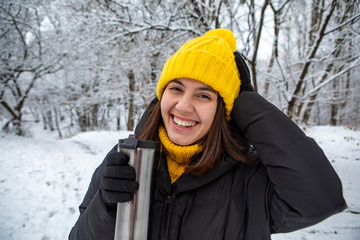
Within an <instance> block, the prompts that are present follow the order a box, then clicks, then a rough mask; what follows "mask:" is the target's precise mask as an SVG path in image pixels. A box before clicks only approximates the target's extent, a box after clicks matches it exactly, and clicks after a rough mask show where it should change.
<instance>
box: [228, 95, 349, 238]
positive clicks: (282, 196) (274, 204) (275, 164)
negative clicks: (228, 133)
mask: <svg viewBox="0 0 360 240" xmlns="http://www.w3.org/2000/svg"><path fill="white" fill-rule="evenodd" d="M232 119H233V121H234V122H235V123H236V125H237V126H238V127H239V128H240V129H241V131H243V132H245V134H246V136H247V137H248V140H249V142H250V144H252V145H253V146H254V148H255V150H256V151H257V153H258V156H259V158H260V160H261V161H262V163H263V165H264V166H265V168H266V172H267V175H268V178H269V179H270V187H267V193H266V200H265V201H267V202H266V203H265V204H266V205H267V206H268V207H267V211H268V214H269V216H270V218H271V220H270V221H269V222H270V223H271V226H270V228H271V231H272V232H289V231H293V230H297V229H300V228H303V227H306V226H309V225H312V224H315V223H317V222H319V221H321V220H323V219H325V218H326V217H329V216H330V215H332V214H334V213H337V212H339V211H342V210H343V209H344V208H345V207H346V203H345V200H344V198H343V194H342V185H341V181H340V179H339V177H338V176H337V174H336V172H335V171H334V169H333V168H332V166H331V164H330V162H329V161H328V160H327V158H326V156H325V154H324V153H323V151H322V150H321V148H320V147H319V146H318V145H317V143H316V142H315V141H314V140H313V139H312V138H309V137H307V136H306V135H305V134H304V133H303V131H302V130H301V129H300V128H299V127H297V125H296V124H295V123H293V122H292V121H291V120H290V119H289V118H288V117H287V116H286V115H285V114H283V113H282V112H281V111H280V110H279V109H277V108H276V107H275V106H274V105H272V104H270V103H269V102H268V101H266V100H265V99H264V98H263V97H261V96H260V95H259V94H257V93H255V92H243V93H242V94H240V95H239V97H238V98H237V99H236V101H235V103H234V108H233V111H232Z"/></svg>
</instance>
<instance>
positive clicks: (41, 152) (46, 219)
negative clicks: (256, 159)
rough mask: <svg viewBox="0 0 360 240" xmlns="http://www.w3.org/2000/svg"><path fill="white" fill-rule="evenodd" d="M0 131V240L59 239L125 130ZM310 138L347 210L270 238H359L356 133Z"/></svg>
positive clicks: (327, 132)
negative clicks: (337, 182)
mask: <svg viewBox="0 0 360 240" xmlns="http://www.w3.org/2000/svg"><path fill="white" fill-rule="evenodd" d="M33 132H34V134H33V137H31V138H29V137H27V138H26V137H17V136H12V135H5V134H3V133H0V240H57V239H59V240H63V239H67V236H68V233H69V231H70V229H71V227H72V226H73V224H74V223H75V221H76V219H77V218H78V214H79V213H78V208H77V207H78V205H79V204H80V203H81V201H82V198H83V196H84V194H85V192H86V190H87V187H88V184H89V182H90V178H91V175H92V173H93V171H94V170H95V168H96V167H97V166H98V164H99V163H100V162H101V161H102V160H103V158H104V156H105V154H106V153H107V152H108V151H109V150H110V149H111V148H112V147H113V146H114V145H115V144H116V142H117V139H119V138H124V137H126V136H128V134H129V132H88V133H82V134H79V135H77V136H75V137H72V138H69V139H62V140H60V139H57V138H56V137H55V133H54V135H52V134H49V133H48V132H43V131H40V130H34V131H33ZM306 133H307V134H308V135H309V136H311V137H313V138H315V140H317V141H318V143H319V144H320V146H321V147H322V148H323V150H324V151H325V153H326V155H327V156H328V158H329V160H330V161H331V163H332V164H333V166H334V168H335V169H336V171H337V173H338V174H339V176H340V178H341V179H342V181H343V187H344V195H345V198H346V201H347V204H348V209H346V210H345V211H344V212H342V213H339V214H337V215H335V216H333V217H330V218H329V219H327V220H325V221H323V222H321V223H319V224H317V225H315V226H311V227H309V228H307V229H303V230H300V231H297V232H294V233H289V234H280V235H274V236H272V239H273V240H285V239H286V240H289V239H290V240H359V239H360V214H359V213H360V191H359V190H360V188H359V186H360V177H359V175H358V174H359V171H360V131H355V130H351V129H349V128H346V127H327V126H325V127H314V128H310V129H307V130H306Z"/></svg>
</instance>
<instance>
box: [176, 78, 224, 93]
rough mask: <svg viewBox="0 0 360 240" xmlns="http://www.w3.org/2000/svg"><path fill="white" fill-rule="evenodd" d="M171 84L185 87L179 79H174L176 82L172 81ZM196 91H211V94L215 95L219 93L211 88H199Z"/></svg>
mask: <svg viewBox="0 0 360 240" xmlns="http://www.w3.org/2000/svg"><path fill="white" fill-rule="evenodd" d="M171 82H175V83H177V84H179V85H181V86H183V87H185V86H184V84H183V83H182V82H181V81H179V80H178V79H174V80H172V81H171ZM196 90H200V91H209V92H212V93H215V94H217V93H218V92H217V91H215V90H214V89H212V88H211V87H210V86H209V87H199V88H196Z"/></svg>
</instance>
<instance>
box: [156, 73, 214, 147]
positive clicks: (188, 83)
mask: <svg viewBox="0 0 360 240" xmlns="http://www.w3.org/2000/svg"><path fill="white" fill-rule="evenodd" d="M217 99H218V93H217V92H216V91H214V90H213V89H212V88H211V87H210V86H208V85H206V84H204V83H202V82H199V81H197V80H193V79H189V78H180V79H175V80H173V81H171V82H169V83H168V85H167V86H166V88H165V90H164V92H163V95H162V98H161V103H160V104H161V105H160V106H161V116H162V119H163V122H164V125H165V129H166V132H167V134H168V137H169V139H170V140H171V142H173V143H175V144H177V145H190V144H194V143H196V142H197V141H199V140H200V139H201V138H203V137H204V136H206V134H207V133H208V132H209V129H210V127H211V125H212V122H213V120H214V117H215V113H216V107H217Z"/></svg>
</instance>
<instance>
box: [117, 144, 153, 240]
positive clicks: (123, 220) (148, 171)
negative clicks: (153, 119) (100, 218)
mask: <svg viewBox="0 0 360 240" xmlns="http://www.w3.org/2000/svg"><path fill="white" fill-rule="evenodd" d="M118 151H121V152H124V153H126V154H128V155H129V158H130V159H129V164H130V165H131V166H133V167H134V168H135V171H136V181H137V182H138V183H139V189H138V191H137V193H136V194H135V195H134V198H133V199H132V201H130V202H125V203H118V204H117V213H116V223H115V238H114V239H115V240H120V239H121V240H146V239H149V238H150V229H151V216H150V209H151V203H152V200H151V199H152V194H153V192H154V191H153V190H154V187H155V180H156V172H157V167H158V162H159V156H160V143H159V142H155V141H143V140H138V139H135V138H127V139H120V140H119V144H118Z"/></svg>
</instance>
